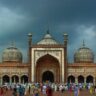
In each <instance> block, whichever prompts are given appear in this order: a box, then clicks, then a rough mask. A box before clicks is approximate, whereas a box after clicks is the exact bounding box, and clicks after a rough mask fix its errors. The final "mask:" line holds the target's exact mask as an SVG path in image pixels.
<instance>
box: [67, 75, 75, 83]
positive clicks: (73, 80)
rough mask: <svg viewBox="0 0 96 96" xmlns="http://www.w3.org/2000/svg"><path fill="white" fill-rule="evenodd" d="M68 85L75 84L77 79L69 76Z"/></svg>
mask: <svg viewBox="0 0 96 96" xmlns="http://www.w3.org/2000/svg"><path fill="white" fill-rule="evenodd" d="M68 83H75V77H74V76H72V75H71V76H69V77H68Z"/></svg>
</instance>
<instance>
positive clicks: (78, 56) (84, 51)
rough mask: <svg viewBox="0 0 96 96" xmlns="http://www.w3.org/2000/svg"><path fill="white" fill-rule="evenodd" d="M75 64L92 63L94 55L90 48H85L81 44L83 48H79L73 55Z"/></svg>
mask: <svg viewBox="0 0 96 96" xmlns="http://www.w3.org/2000/svg"><path fill="white" fill-rule="evenodd" d="M74 62H75V63H93V62H94V54H93V52H92V50H91V49H90V48H87V47H86V46H85V44H84V43H83V46H82V47H81V48H79V49H78V50H77V51H76V52H75V54H74Z"/></svg>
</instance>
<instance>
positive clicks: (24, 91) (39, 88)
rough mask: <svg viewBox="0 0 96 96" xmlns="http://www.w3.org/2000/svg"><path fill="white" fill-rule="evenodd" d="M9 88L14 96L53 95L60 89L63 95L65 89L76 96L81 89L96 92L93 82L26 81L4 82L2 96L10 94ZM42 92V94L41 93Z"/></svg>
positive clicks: (0, 95) (0, 87)
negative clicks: (23, 82)
mask: <svg viewBox="0 0 96 96" xmlns="http://www.w3.org/2000/svg"><path fill="white" fill-rule="evenodd" d="M8 90H10V92H11V94H12V96H53V92H57V91H59V92H60V93H61V95H62V96H63V93H64V92H65V91H68V92H69V94H72V93H74V96H79V94H80V91H82V90H88V91H89V92H90V94H96V86H94V85H93V84H91V83H88V84H83V83H79V84H76V83H71V84H70V83H67V84H63V83H62V84H57V83H50V82H47V83H46V82H45V83H26V84H19V83H17V84H11V85H9V84H7V83H6V84H4V85H2V86H0V96H8V95H6V94H8V93H7V92H8ZM40 94H42V95H40Z"/></svg>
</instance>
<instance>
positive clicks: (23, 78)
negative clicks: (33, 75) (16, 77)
mask: <svg viewBox="0 0 96 96" xmlns="http://www.w3.org/2000/svg"><path fill="white" fill-rule="evenodd" d="M21 83H28V76H27V75H22V76H21Z"/></svg>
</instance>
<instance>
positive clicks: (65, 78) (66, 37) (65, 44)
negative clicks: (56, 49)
mask: <svg viewBox="0 0 96 96" xmlns="http://www.w3.org/2000/svg"><path fill="white" fill-rule="evenodd" d="M67 43H68V34H67V33H64V70H65V71H64V83H66V82H67V74H68V70H67V69H68V67H67Z"/></svg>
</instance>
